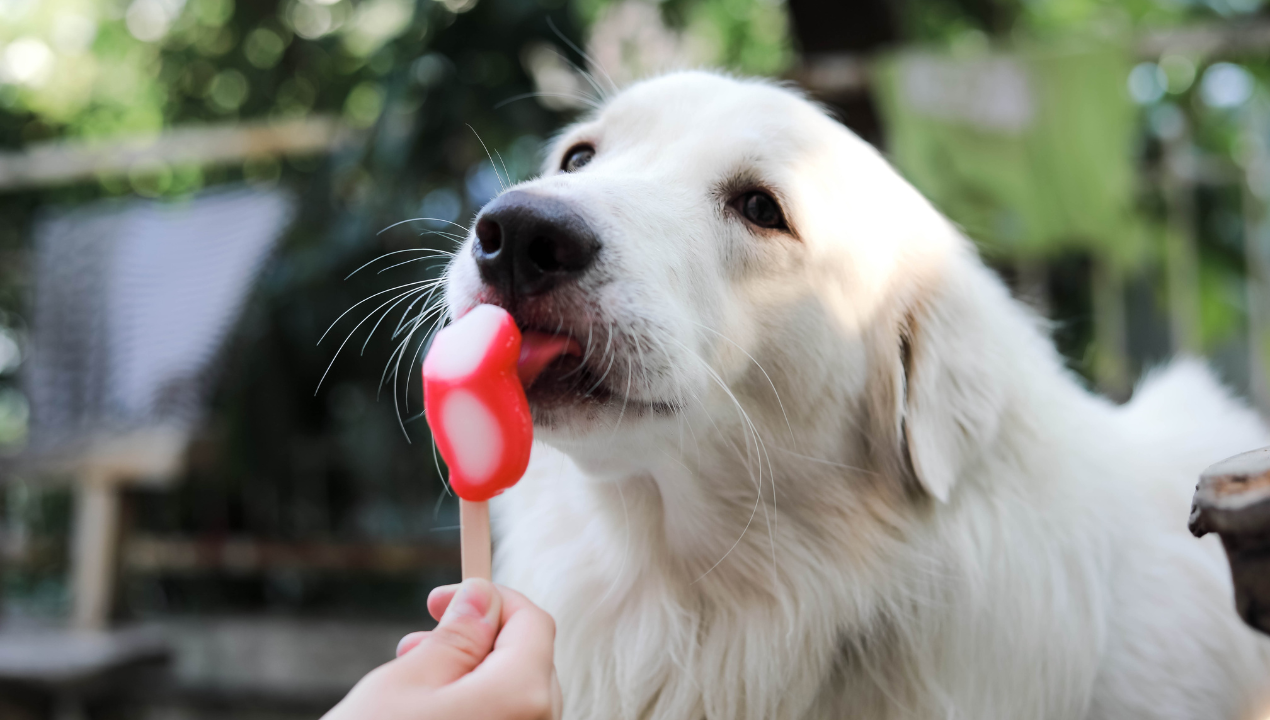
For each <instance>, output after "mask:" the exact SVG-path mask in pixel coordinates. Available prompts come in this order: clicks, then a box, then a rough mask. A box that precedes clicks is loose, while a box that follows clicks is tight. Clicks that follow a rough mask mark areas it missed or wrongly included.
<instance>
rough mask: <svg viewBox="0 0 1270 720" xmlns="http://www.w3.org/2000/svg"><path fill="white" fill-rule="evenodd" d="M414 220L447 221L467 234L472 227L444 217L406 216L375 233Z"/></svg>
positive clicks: (380, 232)
mask: <svg viewBox="0 0 1270 720" xmlns="http://www.w3.org/2000/svg"><path fill="white" fill-rule="evenodd" d="M412 222H439V223H445V224H446V225H453V226H454V227H456V228H458V229H460V230H462V231H463V232H464V234H466V233H467V232H468V231H469V229H470V228H468V227H467V226H466V225H460V224H458V223H456V222H454V221H453V220H444V219H442V218H434V217H412V218H406V219H405V220H398V221H397V222H395V223H393V224H392V225H389V226H388V227H386V228H384V229H383V230H380V231H379V232H377V233H375V234H376V235H383V234H384V233H386V232H388V231H389V230H392V229H393V228H395V227H397V226H399V225H405V224H406V223H412Z"/></svg>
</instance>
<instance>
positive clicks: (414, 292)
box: [357, 288, 427, 356]
mask: <svg viewBox="0 0 1270 720" xmlns="http://www.w3.org/2000/svg"><path fill="white" fill-rule="evenodd" d="M426 292H427V288H415V289H414V290H411V291H410V292H408V293H405V294H404V295H401V296H400V299H398V300H397V301H396V302H394V303H393V304H392V306H391V307H389V308H388V309H387V310H385V311H383V312H382V313H380V314H379V319H378V320H376V321H375V324H374V325H372V326H371V328H370V332H368V333H366V340H364V341H363V342H362V349H361V350H360V351H359V352H358V353H357V354H358V356H363V355H365V354H366V346H367V345H370V339H371V338H373V337H375V331H376V330H378V329H379V326H380V324H382V323H383V322H384V318H386V317H388V316H389V315H390V314H392V311H393V309H394V308H396V307H397V306H398V305H400V304H402V303H404V302H406V301H407V300H409V299H411V297H413V296H416V295H423V294H424V293H426Z"/></svg>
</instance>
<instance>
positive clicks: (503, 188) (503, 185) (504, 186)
mask: <svg viewBox="0 0 1270 720" xmlns="http://www.w3.org/2000/svg"><path fill="white" fill-rule="evenodd" d="M467 129H468V130H471V131H472V134H473V135H475V136H476V141H477V142H479V143H480V144H481V148H483V149H484V150H485V157H487V158H489V165H490V167H491V168H493V170H494V177H496V178H498V189H499V190H500V191H502V192H506V191H507V183H505V182H503V176H502V175H499V174H498V166H497V165H495V164H494V156H493V155H490V153H489V148H488V147H486V146H485V141H484V140H483V139H482V138H481V134H480V133H478V132H476V128H474V127H472V124H471V123H468V124H467ZM508 182H511V179H510V178H509V179H508Z"/></svg>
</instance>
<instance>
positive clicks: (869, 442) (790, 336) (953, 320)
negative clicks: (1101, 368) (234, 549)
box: [447, 72, 999, 498]
mask: <svg viewBox="0 0 1270 720" xmlns="http://www.w3.org/2000/svg"><path fill="white" fill-rule="evenodd" d="M954 265H964V266H967V267H969V266H972V265H975V261H974V260H973V254H972V251H970V250H968V248H967V246H966V244H965V242H964V241H963V240H962V239H961V238H960V237H959V236H958V235H957V233H956V232H955V231H954V230H953V229H952V228H951V227H950V226H949V225H948V223H947V222H945V221H944V220H943V218H942V217H940V216H939V214H938V213H937V212H935V211H934V210H933V209H932V208H931V207H930V206H929V205H928V204H927V203H926V202H925V201H924V200H923V199H922V198H921V196H920V195H918V194H917V192H916V191H914V190H913V189H912V188H911V187H910V186H909V185H908V184H907V183H905V182H904V181H903V180H902V179H901V178H900V177H899V176H898V175H897V174H896V173H895V172H894V171H892V170H891V169H890V167H889V166H888V165H887V164H886V162H885V161H884V160H883V159H882V158H881V157H880V156H879V155H878V154H877V153H876V152H875V151H874V150H873V149H872V148H871V147H870V146H868V145H867V144H866V143H864V142H863V141H861V140H860V139H859V138H857V137H856V136H854V135H853V134H851V133H850V132H849V131H847V130H846V129H845V128H844V127H842V126H841V125H839V124H838V123H836V122H834V121H833V120H832V119H830V118H829V117H827V116H826V115H825V114H824V113H823V112H822V111H821V110H820V109H819V108H817V107H816V106H815V105H813V104H812V103H809V102H807V101H806V100H804V99H802V98H801V97H800V96H798V95H797V94H796V93H794V92H791V91H788V90H786V89H782V88H779V87H776V86H774V85H771V84H769V83H765V82H759V81H745V80H735V79H729V78H725V77H721V76H718V75H713V74H708V73H701V72H690V73H681V74H674V75H669V76H665V77H662V78H659V79H655V80H651V81H646V82H643V83H640V84H638V85H635V86H633V87H631V88H630V89H627V90H625V91H624V92H622V93H620V94H618V95H617V96H616V97H614V98H613V99H612V100H611V101H609V102H608V103H606V104H605V105H604V107H603V108H602V109H600V110H599V111H598V112H597V113H596V114H595V115H594V116H593V117H592V118H590V119H588V120H586V121H583V122H581V123H578V124H577V125H575V126H573V127H571V128H568V129H567V130H566V131H565V132H563V133H562V134H561V135H560V136H559V138H558V139H557V140H556V141H555V143H554V144H553V146H552V148H551V149H550V152H549V153H548V155H547V160H546V164H545V168H544V171H543V173H542V175H541V176H540V177H538V178H536V179H533V180H530V181H527V182H524V183H521V184H519V185H517V186H515V187H513V188H511V189H509V190H507V191H506V192H504V193H503V194H502V195H501V196H499V197H498V198H496V199H495V200H493V201H492V202H490V203H489V204H488V205H487V206H486V207H485V208H484V209H483V210H482V211H481V213H480V215H479V217H478V218H477V221H476V223H475V225H474V228H473V231H472V233H471V234H470V236H469V237H468V238H467V240H466V241H465V242H464V243H463V245H462V247H461V248H460V250H459V252H458V254H457V255H456V257H455V259H454V261H453V263H452V265H451V267H450V269H449V284H448V286H447V300H448V302H449V305H450V309H451V312H452V313H455V314H461V313H462V312H463V311H465V310H466V309H468V308H470V307H472V306H474V305H476V304H478V303H482V302H485V303H494V304H498V305H501V306H503V307H505V308H507V309H508V310H509V311H510V312H511V313H512V315H513V316H514V317H515V318H516V321H517V323H518V324H519V325H520V326H521V328H522V330H523V331H525V332H526V341H527V342H530V343H537V344H539V345H541V346H543V347H548V348H553V350H551V352H552V354H553V358H552V359H551V362H550V364H549V365H548V366H547V369H546V370H545V371H544V372H543V373H542V374H541V375H539V377H538V379H537V380H536V381H535V382H533V384H532V385H531V386H530V387H529V388H528V389H527V392H528V396H529V399H530V403H531V407H532V409H533V413H534V420H535V424H536V426H537V428H538V433H539V437H540V438H541V439H544V440H546V441H547V442H549V443H551V444H553V445H556V446H557V447H559V448H561V449H563V450H565V451H566V452H567V453H569V454H570V455H572V456H573V457H574V458H575V460H578V461H579V464H580V465H582V466H583V467H588V466H589V467H593V468H596V469H597V470H598V469H600V468H603V472H605V473H618V474H621V473H626V472H631V471H635V470H638V469H639V466H640V465H641V463H646V462H656V461H657V460H653V459H651V457H652V456H656V455H658V452H657V449H658V447H659V446H666V445H668V444H673V443H681V442H682V437H683V434H684V432H685V424H687V427H688V430H689V431H690V432H695V433H703V432H705V433H711V432H718V433H722V434H725V435H726V434H727V433H728V428H734V429H737V431H738V432H741V433H744V432H758V433H766V434H767V435H768V437H771V438H781V439H782V440H783V444H784V445H785V446H787V449H790V450H794V451H797V452H800V453H803V454H811V455H822V456H823V455H825V454H826V453H829V452H831V451H830V448H848V449H847V450H843V451H839V450H836V449H835V450H833V451H832V453H833V455H834V457H826V458H824V459H827V460H832V461H835V462H836V461H842V462H849V463H852V464H860V463H862V462H871V463H872V464H873V465H879V464H880V465H884V466H887V467H888V468H890V469H893V470H895V471H896V472H899V473H906V474H907V475H908V476H910V477H914V478H916V479H917V480H918V481H919V482H920V484H921V485H922V486H924V487H925V488H926V489H927V490H928V491H929V492H930V493H931V494H933V495H935V496H937V497H940V498H947V494H948V491H949V488H950V487H951V485H952V482H953V479H954V478H955V476H956V473H957V470H958V469H959V467H960V466H961V465H963V464H964V463H965V462H967V460H968V459H969V457H970V456H971V455H972V454H973V453H974V451H975V447H976V446H977V444H979V443H981V442H983V441H984V440H985V439H986V436H987V435H990V434H991V432H992V431H993V429H994V427H995V422H996V420H995V418H996V416H997V413H996V411H995V406H994V404H999V402H998V401H997V400H996V399H994V398H995V396H994V394H993V391H992V389H991V387H992V383H991V377H990V376H988V375H987V374H988V373H990V372H991V370H990V369H989V366H988V364H987V363H984V362H983V358H982V357H979V356H977V354H976V348H974V347H973V342H974V337H975V336H976V333H975V332H973V330H974V328H973V327H970V326H968V325H964V323H973V322H976V321H975V320H973V319H972V318H970V319H968V318H965V317H964V315H965V313H963V310H965V308H961V307H958V303H961V304H963V305H964V304H965V303H967V302H973V301H972V300H970V299H968V298H965V297H962V295H964V293H960V292H959V288H958V287H957V284H958V283H959V282H962V281H961V280H958V279H957V278H955V277H952V274H950V272H949V268H950V267H951V266H954ZM970 314H972V315H973V313H970ZM957 323H963V325H962V326H960V327H959V326H957ZM561 336H563V339H562V337H561ZM977 365H982V366H983V367H982V368H980V367H977ZM738 408H743V409H744V412H739V411H738ZM693 428H695V431H694V430H693ZM619 433H620V435H618V434H619ZM847 435H853V436H855V438H856V439H855V441H854V442H843V437H845V436H847ZM615 439H620V442H613V440H615ZM733 440H735V439H730V440H729V442H731V441H733ZM741 442H742V441H739V440H738V441H736V447H738V448H739V447H742V445H741ZM745 447H748V445H746V446H745ZM861 454H863V455H866V456H867V457H865V458H862V457H860V455H861Z"/></svg>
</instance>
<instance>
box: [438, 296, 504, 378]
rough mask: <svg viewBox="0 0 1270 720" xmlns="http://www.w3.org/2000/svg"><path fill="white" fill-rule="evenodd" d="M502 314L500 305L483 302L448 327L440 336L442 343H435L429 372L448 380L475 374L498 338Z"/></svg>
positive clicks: (439, 339) (439, 341) (439, 340)
mask: <svg viewBox="0 0 1270 720" xmlns="http://www.w3.org/2000/svg"><path fill="white" fill-rule="evenodd" d="M502 317H503V313H501V312H499V310H498V308H495V307H492V306H490V305H480V306H478V307H477V308H476V309H474V310H472V312H470V313H468V314H467V315H464V316H463V319H462V320H461V321H459V322H456V323H454V324H453V325H450V326H449V327H447V328H445V330H444V332H443V333H439V334H438V335H437V339H436V342H437V343H441V344H442V347H433V348H432V350H431V351H429V352H428V359H429V361H430V362H429V363H428V372H429V373H430V374H431V375H433V376H434V377H437V378H440V379H444V380H457V379H459V378H463V377H466V376H468V375H471V374H472V373H473V372H475V371H476V368H477V366H478V365H480V364H481V360H482V359H484V358H485V353H486V351H487V350H488V349H489V346H490V343H492V342H494V338H495V336H496V335H497V334H498V325H499V323H500V322H501V320H502Z"/></svg>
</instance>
